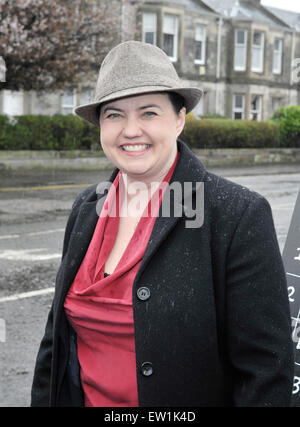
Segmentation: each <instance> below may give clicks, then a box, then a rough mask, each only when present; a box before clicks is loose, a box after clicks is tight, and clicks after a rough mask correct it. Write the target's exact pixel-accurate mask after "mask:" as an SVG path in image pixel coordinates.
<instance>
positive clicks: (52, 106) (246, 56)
mask: <svg viewBox="0 0 300 427" xmlns="http://www.w3.org/2000/svg"><path fill="white" fill-rule="evenodd" d="M119 7H120V10H119V13H120V17H121V19H120V32H119V40H118V42H122V41H126V40H130V39H135V40H142V41H144V42H146V43H152V44H155V45H157V46H159V47H160V48H162V49H163V50H164V51H165V52H166V53H167V55H168V56H169V58H170V59H171V61H172V62H173V64H174V67H175V68H176V70H177V72H178V74H179V76H180V77H181V78H182V80H183V81H184V82H186V83H187V84H190V85H192V86H196V87H200V88H202V89H203V91H204V96H203V98H202V100H201V102H200V104H199V105H198V106H197V107H196V108H195V110H194V111H193V113H194V115H195V116H196V117H202V116H206V115H209V114H219V115H221V116H226V117H228V118H232V119H248V120H267V119H269V118H270V117H271V116H272V114H273V113H274V111H276V109H277V108H279V107H280V106H284V105H295V104H299V103H300V90H299V84H298V72H297V71H298V69H297V67H298V68H299V81H300V14H298V13H294V12H288V11H285V10H281V9H275V8H271V7H265V6H262V5H261V4H260V0H222V1H221V2H220V1H219V0H203V1H202V0H173V1H167V0H151V1H147V0H120V2H119ZM96 78H97V76H96V75H95V79H94V81H88V82H85V83H83V84H82V86H81V87H78V88H74V89H73V90H66V91H60V92H57V93H53V94H48V93H47V94H46V93H44V94H36V93H34V92H30V93H22V92H17V93H11V92H9V91H1V92H0V113H2V114H3V113H5V114H11V115H15V114H40V113H41V111H42V112H43V114H56V113H62V114H69V113H71V112H72V110H73V108H74V107H75V106H76V105H78V104H84V103H87V102H90V101H92V99H93V94H94V86H95V82H96Z"/></svg>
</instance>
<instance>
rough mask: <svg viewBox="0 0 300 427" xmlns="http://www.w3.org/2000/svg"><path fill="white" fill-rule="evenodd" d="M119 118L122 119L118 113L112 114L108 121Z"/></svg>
mask: <svg viewBox="0 0 300 427" xmlns="http://www.w3.org/2000/svg"><path fill="white" fill-rule="evenodd" d="M118 117H120V114H118V113H111V114H108V116H107V119H116V118H118Z"/></svg>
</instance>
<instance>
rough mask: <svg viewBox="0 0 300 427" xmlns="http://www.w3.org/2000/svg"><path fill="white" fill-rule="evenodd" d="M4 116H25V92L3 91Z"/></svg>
mask: <svg viewBox="0 0 300 427" xmlns="http://www.w3.org/2000/svg"><path fill="white" fill-rule="evenodd" d="M3 114H6V115H7V116H22V115H23V114H24V92H23V91H21V90H20V91H15V90H8V89H5V90H3Z"/></svg>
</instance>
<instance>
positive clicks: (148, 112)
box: [145, 111, 156, 117]
mask: <svg viewBox="0 0 300 427" xmlns="http://www.w3.org/2000/svg"><path fill="white" fill-rule="evenodd" d="M145 116H147V117H152V116H156V113H154V111H146V112H145Z"/></svg>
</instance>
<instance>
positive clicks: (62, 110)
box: [61, 89, 76, 115]
mask: <svg viewBox="0 0 300 427" xmlns="http://www.w3.org/2000/svg"><path fill="white" fill-rule="evenodd" d="M71 91H72V98H73V102H72V104H69V103H65V102H64V96H65V94H66V93H67V92H71ZM74 107H76V89H66V90H65V91H64V92H63V93H62V96H61V113H62V114H64V115H67V114H74V112H73V108H74ZM65 109H69V110H71V112H69V113H67V112H65V111H64V110H65Z"/></svg>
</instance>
